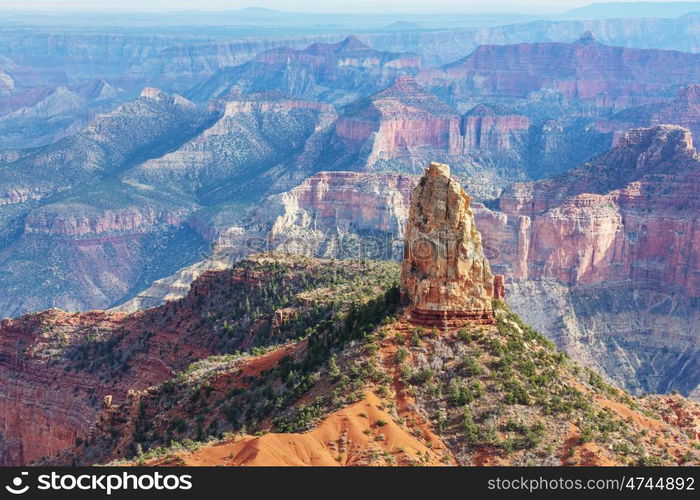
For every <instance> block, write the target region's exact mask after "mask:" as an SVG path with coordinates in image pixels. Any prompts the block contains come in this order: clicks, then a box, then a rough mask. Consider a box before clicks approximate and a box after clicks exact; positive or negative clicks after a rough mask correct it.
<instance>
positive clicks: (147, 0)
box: [0, 0, 690, 13]
mask: <svg viewBox="0 0 700 500" xmlns="http://www.w3.org/2000/svg"><path fill="white" fill-rule="evenodd" d="M616 1H634V0H616ZM681 1H683V0H681ZM688 1H690V0H688ZM591 3H594V2H593V1H592V0H520V1H517V0H459V1H449V0H431V1H426V0H375V1H371V0H352V1H348V0H252V1H251V0H116V1H115V0H102V1H95V0H0V10H23V11H28V10H32V11H71V10H72V11H75V10H80V11H116V12H128V11H132V12H133V11H163V10H230V9H240V8H243V7H251V6H256V7H266V8H270V9H279V10H287V11H297V12H359V11H363V12H397V13H398V12H440V11H443V12H457V11H459V12H475V13H477V12H504V11H505V12H523V13H525V12H537V13H542V12H561V11H565V10H567V9H570V8H573V7H580V6H583V5H588V4H591Z"/></svg>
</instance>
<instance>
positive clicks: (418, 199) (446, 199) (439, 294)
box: [401, 163, 503, 326]
mask: <svg viewBox="0 0 700 500" xmlns="http://www.w3.org/2000/svg"><path fill="white" fill-rule="evenodd" d="M496 282H497V284H498V286H496V287H494V276H493V274H491V268H490V266H489V263H488V260H487V259H486V257H485V256H484V252H483V248H482V246H481V235H480V234H479V231H478V230H477V229H476V226H475V224H474V215H473V213H472V211H471V209H470V208H469V196H468V195H467V193H465V191H464V189H462V186H461V185H460V184H459V182H457V181H455V180H453V179H451V178H450V167H448V166H447V165H443V164H441V163H431V164H430V166H429V167H428V168H427V169H426V170H425V174H424V175H423V178H422V179H421V180H420V182H419V183H418V185H417V186H416V187H415V188H414V190H413V193H412V195H411V210H410V214H409V219H408V224H407V227H406V239H405V242H404V259H403V265H402V267H401V294H402V298H403V300H404V301H405V302H406V303H407V304H408V314H409V316H410V320H411V321H412V322H413V323H416V324H423V325H443V326H451V325H454V324H458V323H459V322H460V321H464V320H472V321H479V322H482V323H490V322H492V321H493V308H492V305H491V299H492V298H494V296H495V298H502V297H503V277H502V276H499V277H497V279H496Z"/></svg>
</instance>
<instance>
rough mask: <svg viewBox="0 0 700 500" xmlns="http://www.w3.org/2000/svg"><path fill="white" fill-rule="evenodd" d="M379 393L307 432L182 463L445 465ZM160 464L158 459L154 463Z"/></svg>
mask: <svg viewBox="0 0 700 500" xmlns="http://www.w3.org/2000/svg"><path fill="white" fill-rule="evenodd" d="M381 407H382V403H381V401H380V400H379V398H378V397H377V396H376V395H375V394H374V393H371V392H370V393H368V394H367V395H366V397H365V398H364V399H363V400H361V401H359V402H357V403H355V404H353V405H351V406H348V407H346V408H343V409H341V410H338V411H336V412H335V413H332V414H331V415H329V416H328V417H327V418H326V419H324V420H323V421H322V422H321V423H320V424H319V425H318V426H317V427H316V428H315V429H313V430H312V431H309V432H306V433H303V434H274V433H270V434H265V435H263V436H260V437H254V436H243V437H239V438H234V439H233V440H230V441H227V442H224V443H220V444H214V445H207V446H203V447H202V448H200V449H199V450H197V451H195V452H193V453H181V454H178V458H179V459H180V460H179V463H180V464H182V465H193V466H205V465H231V466H239V465H249V466H338V465H369V464H372V465H382V464H395V465H409V464H411V463H415V464H418V463H420V464H422V465H440V464H441V458H442V457H440V456H438V454H437V453H435V452H434V451H432V450H431V449H429V448H428V447H427V446H426V445H425V444H423V443H422V442H421V441H420V440H419V439H417V438H416V437H414V436H412V435H411V434H409V433H408V432H407V431H406V430H404V429H403V428H402V427H401V426H399V424H397V423H396V422H395V421H394V420H393V418H392V417H391V415H390V414H389V413H387V412H386V411H384V410H382V409H381ZM152 465H158V464H152Z"/></svg>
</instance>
